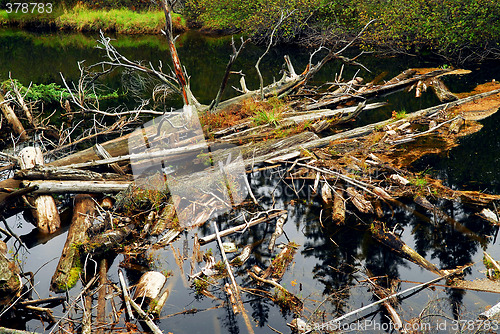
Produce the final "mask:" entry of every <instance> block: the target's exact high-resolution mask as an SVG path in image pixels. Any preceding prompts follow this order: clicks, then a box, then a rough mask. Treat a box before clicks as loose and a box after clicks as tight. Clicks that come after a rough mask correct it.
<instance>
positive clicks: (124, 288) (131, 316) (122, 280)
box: [118, 270, 135, 320]
mask: <svg viewBox="0 0 500 334" xmlns="http://www.w3.org/2000/svg"><path fill="white" fill-rule="evenodd" d="M118 277H119V278H120V284H121V286H122V292H123V299H124V300H125V307H126V309H127V313H128V318H129V320H133V319H135V317H134V314H133V313H132V309H131V308H130V302H129V301H130V300H131V299H130V296H129V294H128V290H127V284H126V283H125V278H124V277H123V272H122V271H121V270H118Z"/></svg>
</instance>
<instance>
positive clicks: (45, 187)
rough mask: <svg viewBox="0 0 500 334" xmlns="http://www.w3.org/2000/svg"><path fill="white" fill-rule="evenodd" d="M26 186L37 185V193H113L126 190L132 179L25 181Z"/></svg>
mask: <svg viewBox="0 0 500 334" xmlns="http://www.w3.org/2000/svg"><path fill="white" fill-rule="evenodd" d="M22 184H23V185H25V186H37V187H38V189H37V190H36V191H34V193H36V194H52V193H113V192H120V191H123V190H126V189H127V188H128V187H129V186H130V184H131V182H130V181H114V182H113V181H69V180H68V181H41V180H37V181H23V182H22Z"/></svg>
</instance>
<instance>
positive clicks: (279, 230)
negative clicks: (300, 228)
mask: <svg viewBox="0 0 500 334" xmlns="http://www.w3.org/2000/svg"><path fill="white" fill-rule="evenodd" d="M287 217H288V214H286V213H284V214H283V215H281V216H280V217H279V218H278V220H276V228H275V230H274V232H273V234H272V235H271V240H269V246H268V248H267V249H268V250H269V251H270V252H271V253H272V252H273V250H274V245H275V243H276V239H278V238H279V237H280V236H281V235H282V234H283V225H285V223H286V219H287Z"/></svg>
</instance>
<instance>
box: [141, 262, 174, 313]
mask: <svg viewBox="0 0 500 334" xmlns="http://www.w3.org/2000/svg"><path fill="white" fill-rule="evenodd" d="M166 282H167V278H166V277H165V275H163V274H162V273H160V272H158V271H147V272H145V273H144V274H142V276H141V278H140V279H139V282H137V284H136V290H135V293H134V297H133V299H134V301H136V302H137V303H138V304H140V305H141V306H142V308H143V309H147V310H149V309H150V308H151V309H153V308H154V307H155V306H156V302H157V300H158V299H159V298H160V297H161V296H162V295H160V292H161V291H162V289H163V287H164V285H165V283H166ZM156 311H158V310H156ZM160 312H161V309H160ZM158 313H159V312H158Z"/></svg>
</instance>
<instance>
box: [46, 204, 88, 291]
mask: <svg viewBox="0 0 500 334" xmlns="http://www.w3.org/2000/svg"><path fill="white" fill-rule="evenodd" d="M74 203H75V204H74V208H73V218H72V223H71V226H70V228H69V231H68V236H67V238H66V243H65V244H64V248H63V251H62V255H61V258H60V259H59V263H58V264H57V268H56V271H55V273H54V275H53V276H52V281H51V282H50V289H51V290H52V291H54V292H64V291H67V290H69V289H71V288H72V287H73V286H74V285H75V284H76V282H77V281H78V278H79V273H80V272H81V270H82V263H81V262H80V261H81V259H80V255H81V254H80V245H81V244H83V243H84V242H86V241H87V230H88V229H89V227H90V226H91V225H92V220H93V217H94V214H95V202H94V199H93V198H92V197H91V196H90V195H85V194H80V195H76V196H75V200H74Z"/></svg>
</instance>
